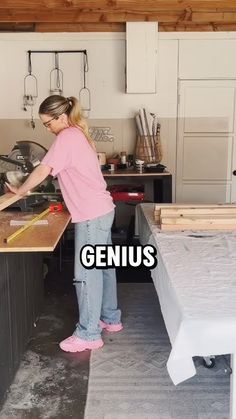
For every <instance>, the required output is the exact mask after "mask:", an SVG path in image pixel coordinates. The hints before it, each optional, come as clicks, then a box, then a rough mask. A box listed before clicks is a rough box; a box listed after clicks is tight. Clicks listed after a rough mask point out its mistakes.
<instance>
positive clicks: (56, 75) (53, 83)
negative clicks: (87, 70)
mask: <svg viewBox="0 0 236 419" xmlns="http://www.w3.org/2000/svg"><path fill="white" fill-rule="evenodd" d="M54 57H55V67H54V68H53V69H52V71H51V72H50V95H62V94H63V72H62V70H60V68H59V56H58V52H55V54H54Z"/></svg>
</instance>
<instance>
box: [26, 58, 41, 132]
mask: <svg viewBox="0 0 236 419" xmlns="http://www.w3.org/2000/svg"><path fill="white" fill-rule="evenodd" d="M37 97H38V81H37V78H36V77H35V75H34V74H32V63H31V53H30V52H29V53H28V74H27V75H26V76H25V77H24V96H23V109H24V111H27V107H28V106H30V108H31V122H30V123H31V127H32V128H33V129H34V128H35V122H34V117H33V106H34V105H35V104H36V100H37Z"/></svg>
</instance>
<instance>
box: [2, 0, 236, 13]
mask: <svg viewBox="0 0 236 419" xmlns="http://www.w3.org/2000/svg"><path fill="white" fill-rule="evenodd" d="M187 7H190V8H191V9H195V10H199V9H201V10H214V9H218V10H235V7H236V6H235V0H226V1H220V0H215V1H214V0H206V1H204V0H189V1H186V0H183V1H179V0H168V1H165V0H159V1H155V0H146V1H140V0H134V1H127V0H117V1H114V0H93V1H80V0H34V1H27V0H4V1H2V2H0V9H2V10H14V11H15V10H22V9H26V10H29V11H30V10H32V11H35V10H37V11H43V10H48V9H52V10H62V11H63V10H64V11H66V10H78V11H79V10H85V11H91V12H92V11H95V12H96V11H100V12H101V11H104V10H105V11H109V10H110V11H112V10H114V11H117V12H125V11H130V12H134V11H138V12H140V11H142V12H145V13H151V12H158V11H163V10H183V9H186V8H187Z"/></svg>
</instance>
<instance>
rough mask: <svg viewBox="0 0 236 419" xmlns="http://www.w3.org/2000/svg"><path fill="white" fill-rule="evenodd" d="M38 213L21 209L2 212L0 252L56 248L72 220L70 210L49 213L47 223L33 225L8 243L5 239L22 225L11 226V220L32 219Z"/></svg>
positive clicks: (43, 250) (0, 217)
mask: <svg viewBox="0 0 236 419" xmlns="http://www.w3.org/2000/svg"><path fill="white" fill-rule="evenodd" d="M36 215H37V214H36V213H35V214H32V213H28V212H27V213H25V212H20V211H1V212H0V252H51V251H53V250H54V249H55V247H56V245H57V243H58V241H59V240H60V238H61V236H62V234H63V232H64V231H65V229H66V227H67V225H68V224H69V222H70V220H71V216H70V214H69V213H68V211H66V210H64V211H62V212H55V213H49V214H47V215H46V216H45V217H44V219H45V220H47V221H48V224H47V225H32V226H31V227H29V228H28V229H27V230H25V231H24V232H22V233H21V234H20V235H19V236H17V237H15V238H14V239H12V240H11V241H10V242H9V243H8V244H6V243H4V239H5V238H6V237H8V236H10V235H11V234H12V233H14V232H15V231H16V230H18V229H19V228H20V227H21V226H14V227H13V226H10V221H11V220H24V221H30V220H32V218H33V217H35V216H36Z"/></svg>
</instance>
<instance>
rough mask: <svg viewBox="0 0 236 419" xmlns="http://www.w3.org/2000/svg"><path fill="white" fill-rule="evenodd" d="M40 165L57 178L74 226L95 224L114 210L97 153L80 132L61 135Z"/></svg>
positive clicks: (72, 131)
mask: <svg viewBox="0 0 236 419" xmlns="http://www.w3.org/2000/svg"><path fill="white" fill-rule="evenodd" d="M41 163H42V164H44V165H46V166H49V167H51V168H52V172H51V174H52V176H57V178H58V182H59V185H60V188H61V192H62V195H63V198H64V201H65V204H66V206H67V208H68V210H69V212H70V214H71V217H72V222H74V223H78V222H81V221H86V220H92V219H94V218H97V217H100V216H102V215H105V214H107V213H109V212H110V211H112V210H113V208H114V204H113V201H112V198H111V195H110V193H109V192H108V191H107V190H106V187H107V184H106V182H105V181H104V178H103V175H102V172H101V168H100V165H99V161H98V158H97V153H96V152H95V151H94V150H93V149H92V147H91V145H90V144H89V142H88V140H87V138H86V137H85V135H84V134H83V132H82V131H81V130H80V129H79V128H76V127H69V128H65V129H64V130H63V131H61V132H60V133H59V134H58V135H57V137H56V139H55V141H54V142H53V144H52V146H51V147H50V149H49V151H48V152H47V154H46V156H45V157H44V158H43V160H42V162H41Z"/></svg>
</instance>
